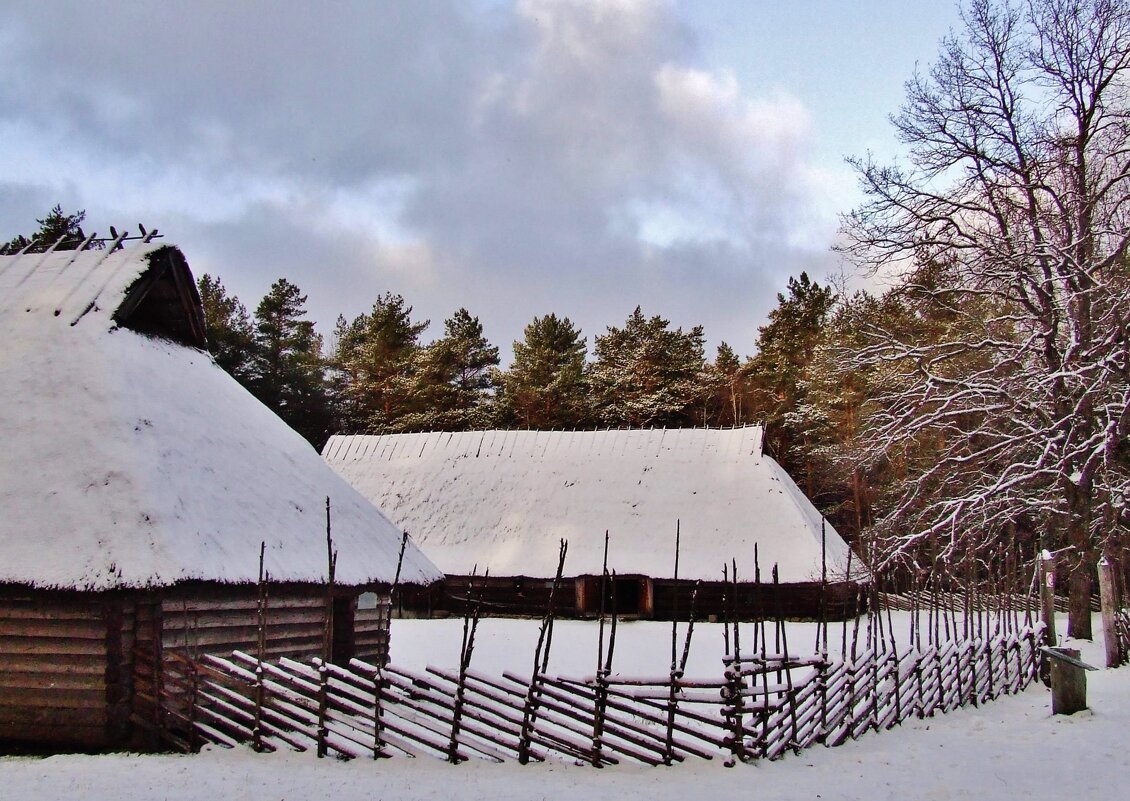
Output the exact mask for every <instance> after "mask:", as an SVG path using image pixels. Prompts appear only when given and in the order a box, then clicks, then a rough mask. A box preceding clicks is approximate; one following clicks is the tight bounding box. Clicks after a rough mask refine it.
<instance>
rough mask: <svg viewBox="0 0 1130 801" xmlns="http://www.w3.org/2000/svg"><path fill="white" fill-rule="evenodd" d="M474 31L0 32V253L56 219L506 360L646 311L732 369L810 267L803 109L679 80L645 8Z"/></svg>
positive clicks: (435, 27)
mask: <svg viewBox="0 0 1130 801" xmlns="http://www.w3.org/2000/svg"><path fill="white" fill-rule="evenodd" d="M492 8H493V10H490V9H488V10H486V11H481V13H479V14H476V15H474V16H472V15H471V14H470V13H469V12H468V10H467V9H468V7H466V6H463V5H462V4H459V3H446V2H443V1H442V0H437V3H428V4H405V3H400V2H387V3H378V2H370V3H363V4H352V5H343V6H338V5H336V4H335V5H334V6H332V7H330V8H327V9H325V10H322V11H319V12H318V13H314V12H307V11H303V10H298V11H296V12H295V13H290V12H289V11H288V12H287V13H278V9H277V8H276V7H275V6H274V4H272V3H269V2H262V3H259V4H252V3H251V0H248V2H246V3H240V4H235V5H233V4H228V3H224V2H205V0H201V2H199V3H194V4H188V5H185V6H176V7H173V6H160V5H158V6H144V7H140V8H139V7H137V6H134V5H132V4H128V3H127V4H123V5H122V6H121V7H120V8H119V9H117V10H116V11H107V10H106V9H102V10H99V11H97V12H95V11H94V10H93V9H92V8H88V7H87V6H85V5H79V6H74V7H71V8H69V10H68V11H67V12H65V13H64V12H63V11H61V10H60V9H59V8H57V7H55V6H54V5H53V4H38V5H34V6H28V7H25V8H21V9H7V10H4V11H0V41H3V40H5V38H7V39H11V38H13V37H15V36H17V35H18V39H19V42H20V46H19V47H18V48H16V49H15V50H13V51H9V53H8V54H7V56H6V57H3V58H0V109H3V111H0V135H3V137H4V141H5V148H4V151H3V152H2V153H0V170H2V171H3V172H4V174H5V176H6V180H7V184H6V185H5V187H4V195H3V198H2V199H3V202H4V208H5V209H9V210H13V209H17V208H25V209H26V211H25V212H24V213H25V214H26V215H27V217H26V219H25V220H23V221H22V222H21V221H18V220H17V221H13V222H11V223H9V224H10V225H11V226H13V230H12V231H10V232H7V233H6V234H5V235H11V234H14V233H16V231H17V230H21V229H25V228H28V227H30V226H29V223H31V221H32V220H33V219H34V216H37V215H38V216H42V213H43V212H44V211H45V209H41V208H38V207H35V206H33V205H32V204H33V203H34V204H41V203H42V199H43V198H44V197H45V196H49V195H53V194H60V195H65V197H60V200H61V201H62V200H67V202H68V203H71V202H73V203H75V204H76V205H79V206H85V207H86V208H87V209H88V211H89V212H90V215H91V218H92V219H96V220H104V221H105V222H106V223H107V224H108V223H114V224H118V225H121V220H120V219H118V217H119V215H120V216H122V217H124V218H125V219H139V220H142V221H143V222H146V224H150V225H159V226H160V227H161V228H162V229H163V230H165V231H167V232H168V233H169V234H170V236H172V237H175V238H176V239H177V240H178V241H179V242H180V244H182V246H184V248H185V250H186V252H187V254H188V256H189V259H190V261H192V262H193V264H194V266H196V267H197V269H208V270H209V271H212V272H220V273H221V274H223V275H224V277H225V280H226V281H227V283H228V286H229V289H233V288H234V289H236V290H237V291H240V292H242V293H261V292H263V291H265V289H266V287H267V286H268V285H269V283H270V281H271V280H273V279H274V278H276V277H278V276H280V275H285V276H287V277H288V278H290V279H291V280H293V281H294V282H295V283H297V284H299V285H300V286H301V287H302V288H303V289H304V290H306V291H307V292H308V294H309V295H310V303H311V306H312V307H316V310H317V311H316V314H314V315H312V316H315V317H316V318H317V319H318V320H319V321H323V324H324V321H332V319H333V317H334V316H336V312H337V311H342V312H345V313H346V314H356V313H359V312H360V311H363V310H364V309H365V308H366V307H367V306H368V305H369V304H370V303H371V301H372V299H373V297H375V296H376V295H377V294H379V293H380V292H382V291H385V290H390V291H398V292H402V293H403V294H405V296H406V298H407V299H408V300H409V302H410V303H414V304H416V306H417V308H418V310H419V312H420V314H421V316H428V317H431V318H433V319H435V320H440V319H442V318H443V317H445V316H447V315H448V314H450V313H451V312H452V311H454V309H456V308H457V307H459V306H467V307H468V308H469V309H470V310H471V311H472V313H474V314H477V315H479V316H480V317H481V318H482V320H483V323H484V325H485V327H486V330H487V334H488V335H489V336H491V337H492V338H493V339H494V340H495V341H496V342H498V343H499V344H501V345H503V347H504V348H505V346H506V345H508V344H509V342H510V341H511V340H513V339H514V338H516V337H518V336H519V335H520V333H521V329H522V327H523V326H524V325H525V323H526V322H528V321H529V319H530V318H532V317H533V316H534V315H535V314H544V313H546V312H548V311H556V312H558V313H559V314H567V315H569V316H570V317H572V318H573V319H574V320H575V321H577V322H579V323H580V324H581V325H582V327H583V328H584V329H585V330H586V332H587V333H590V334H591V333H594V332H599V331H601V330H603V327H604V326H605V325H608V324H619V323H621V322H622V321H623V319H624V318H625V317H626V315H627V314H628V313H629V312H630V311H631V309H632V308H633V307H634V306H635V305H636V304H637V303H643V304H644V305H645V307H646V308H647V311H649V312H654V313H662V314H664V315H666V316H669V317H671V318H672V319H673V320H674V321H675V322H676V323H677V324H681V325H693V324H695V323H704V324H705V325H706V327H707V333H708V336H711V337H712V338H716V339H723V338H724V339H727V340H729V341H731V342H732V343H733V344H735V346H736V347H738V348H739V350H747V351H748V350H749V349H750V348H751V347H752V344H753V336H754V334H755V332H756V326H757V324H758V323H759V322H761V320H762V318H763V315H764V313H765V312H766V311H767V310H768V306H769V304H770V303H771V302H772V299H773V298H774V296H775V293H776V291H777V288H778V287H779V286H780V285H781V284H783V282H784V277H785V276H786V275H788V274H790V273H798V272H799V271H800V270H801V269H807V270H809V271H810V272H813V273H819V272H820V269H819V267H820V265H822V264H826V263H831V262H832V261H833V258H832V257H831V256H829V255H828V254H827V253H826V247H827V242H828V241H830V237H831V232H832V231H833V230H834V227H835V220H834V215H833V214H832V213H831V212H832V207H833V204H832V203H830V202H829V198H835V197H837V196H838V194H839V193H840V192H841V191H842V190H841V188H840V186H841V184H840V176H839V174H838V173H837V172H836V171H835V169H829V168H827V167H825V166H823V165H820V164H818V163H816V162H815V161H814V159H813V157H812V156H811V142H810V140H811V138H812V127H813V121H812V120H811V118H810V116H809V114H808V112H807V110H806V109H805V107H804V105H803V104H802V103H801V102H800V101H799V100H798V99H797V98H796V97H795V96H793V95H791V94H789V93H787V92H784V91H780V90H776V91H767V92H766V91H762V89H761V88H760V87H749V86H743V85H742V84H741V83H740V82H739V81H738V80H737V78H736V77H735V75H734V74H733V73H731V72H728V71H725V70H718V71H707V70H704V69H702V68H701V66H699V65H698V64H697V63H696V60H695V49H694V48H695V37H694V33H693V31H690V30H688V29H687V28H686V27H685V25H684V24H683V23H682V22H680V21H679V20H678V18H677V16H676V14H675V13H674V10H673V8H672V6H671V5H670V4H669V3H665V2H650V1H649V0H616V1H615V2H601V3H591V2H581V1H580V0H565V1H563V2H551V1H550V0H521V1H520V2H518V3H517V4H516V5H514V6H500V7H492ZM107 17H109V18H114V19H115V21H116V25H115V30H114V34H113V35H98V36H91V35H90V33H89V31H90V30H93V29H96V28H99V26H102V24H103V21H104V19H105V18H107ZM14 31H16V32H18V34H15V33H13V32H14ZM13 53H15V55H13ZM755 90H756V91H755ZM68 188H69V189H70V190H71V191H70V193H69V194H68V193H66V192H64V190H66V189H68ZM20 197H23V198H24V201H22V203H23V205H22V206H21V201H19V198H20ZM10 213H11V212H10ZM245 301H246V302H247V303H248V305H249V306H253V305H254V302H255V297H254V296H252V297H245Z"/></svg>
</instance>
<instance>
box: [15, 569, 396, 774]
mask: <svg viewBox="0 0 1130 801" xmlns="http://www.w3.org/2000/svg"><path fill="white" fill-rule="evenodd" d="M358 595H359V591H358V590H357V589H355V588H341V589H340V590H339V592H338V594H337V597H336V599H335V603H334V608H335V625H336V626H337V627H338V629H339V631H338V632H337V635H336V636H335V637H334V646H335V647H334V651H335V658H336V659H338V660H340V661H345V660H347V659H348V658H350V657H352V656H357V657H359V658H362V659H365V660H366V661H369V662H376V663H381V662H384V661H387V659H388V649H389V618H390V599H389V594H388V591H387V590H383V591H378V592H375V593H366V594H365V597H364V600H363V601H362V603H361V604H360V607H361V608H358V602H357V597H358ZM325 610H326V591H325V588H324V587H320V586H318V585H272V586H270V587H269V589H268V598H267V612H266V650H265V656H266V657H267V658H268V659H276V658H278V657H281V656H288V657H293V658H298V659H301V658H308V657H311V656H318V655H320V654H321V653H322V648H323V636H324V631H325V628H324V627H325ZM258 622H259V621H258V591H257V588H256V587H254V586H250V585H244V586H232V585H219V584H214V583H205V582H196V583H192V584H186V585H182V586H179V587H176V588H170V589H167V590H161V591H141V590H131V591H116V592H106V593H81V592H44V591H37V590H29V589H27V588H18V587H11V586H8V587H2V586H0V752H2V751H3V750H11V749H12V748H20V749H22V748H24V747H25V746H27V745H34V746H38V747H43V748H49V749H52V750H59V749H66V748H77V749H82V750H102V749H107V748H116V747H122V746H127V745H128V746H130V747H138V748H142V747H159V744H160V734H161V732H164V731H173V730H176V729H177V728H178V721H177V720H176V717H177V715H178V714H179V713H178V710H179V709H180V707H181V706H183V707H185V708H187V706H186V704H178V702H177V700H176V698H177V696H178V694H180V695H183V684H184V670H183V659H184V658H185V657H188V658H190V659H195V658H197V657H199V656H201V655H202V654H206V653H212V654H225V653H231V651H233V650H236V649H239V650H243V651H247V652H249V653H252V654H254V653H255V652H256V650H257V643H258V631H259V626H258ZM178 681H179V682H180V684H181V685H182V687H180V688H179V689H178ZM159 701H160V702H159ZM162 710H163V711H162ZM5 743H7V745H6V746H5V745H4V744H5Z"/></svg>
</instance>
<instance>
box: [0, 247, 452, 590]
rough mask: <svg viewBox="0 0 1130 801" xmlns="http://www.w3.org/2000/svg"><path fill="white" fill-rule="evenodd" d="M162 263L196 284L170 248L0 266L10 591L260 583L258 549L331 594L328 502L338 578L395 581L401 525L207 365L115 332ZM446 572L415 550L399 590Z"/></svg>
mask: <svg viewBox="0 0 1130 801" xmlns="http://www.w3.org/2000/svg"><path fill="white" fill-rule="evenodd" d="M170 259H172V260H173V261H176V262H177V263H179V264H180V265H182V268H181V269H183V274H182V275H180V276H179V277H178V280H179V281H181V282H182V286H183V284H184V282H185V281H186V280H187V284H188V285H189V286H191V274H190V273H188V271H187V264H186V263H184V260H183V256H181V254H180V252H179V251H177V250H175V249H173V248H169V247H168V246H158V245H150V244H144V245H139V246H137V247H134V248H130V249H126V250H118V251H115V252H110V251H108V250H102V251H83V252H76V251H71V252H58V253H51V254H46V255H44V254H25V255H22V256H5V257H0V342H2V343H3V344H2V346H0V437H2V438H3V443H4V449H3V455H2V456H0V583H5V582H15V583H20V584H30V585H33V586H36V587H41V588H78V589H90V590H103V589H110V588H114V587H126V586H163V585H169V584H173V583H176V582H179V581H183V580H192V579H202V580H214V581H221V582H247V581H255V580H256V578H257V574H258V568H259V546H260V542H261V541H265V542H266V546H267V548H266V551H267V552H266V560H265V561H266V568H267V570H268V571H269V573H270V575H271V578H272V580H274V581H310V582H322V581H324V580H325V577H326V572H327V564H326V563H327V555H326V508H325V503H326V497H327V496H328V497H329V498H330V502H331V530H332V534H333V541H334V546H335V548H336V549H337V551H338V553H339V559H338V566H337V579H338V581H339V582H341V583H342V584H347V585H361V584H368V583H378V582H391V581H392V579H393V577H394V574H395V571H396V564H397V557H398V554H399V549H400V541H401V535H400V531H399V529H397V528H396V526H394V525H393V524H392V523H390V522H389V521H388V519H387V518H385V517H384V516H383V515H382V514H381V513H380V512H379V511H377V510H376V509H375V508H374V507H373V506H372V505H371V504H370V503H368V502H367V501H366V500H365V499H364V498H362V497H361V496H360V495H359V494H358V493H357V492H356V491H354V490H353V489H352V488H351V487H350V486H349V485H347V484H346V483H345V482H344V481H342V480H341V479H340V478H339V477H338V476H337V475H336V474H334V472H333V471H332V470H330V469H328V468H327V467H326V465H325V463H324V462H323V461H322V460H321V459H320V458H319V456H318V454H317V452H316V451H315V450H314V449H313V448H311V447H310V445H309V444H308V443H307V442H306V441H305V440H303V439H302V438H301V437H300V436H299V435H298V434H296V433H295V432H294V431H292V430H291V429H290V428H289V427H288V426H287V425H286V424H285V423H283V422H282V421H281V420H280V419H279V418H278V417H276V416H275V415H274V414H273V413H271V412H270V411H269V410H268V409H267V408H266V407H264V406H263V405H262V404H260V403H259V402H258V401H257V400H255V398H254V397H252V396H251V395H250V394H249V393H248V392H246V391H245V390H244V389H243V388H242V387H241V386H240V385H239V384H238V383H236V381H235V380H233V379H232V378H231V377H230V376H228V375H227V373H225V372H224V371H223V370H222V369H220V368H219V367H217V366H216V364H215V363H214V362H213V361H212V359H211V357H210V356H209V355H208V354H206V353H204V352H202V351H199V350H196V349H194V348H189V347H184V346H182V345H178V344H174V343H172V342H170V341H168V340H166V339H160V338H156V337H150V336H145V335H142V334H139V333H136V332H135V331H132V330H129V329H127V328H124V327H120V326H119V325H118V324H117V323H116V322H115V320H114V315H115V313H116V312H117V310H119V309H120V308H122V305H123V303H124V302H126V299H127V298H130V300H131V301H132V300H135V299H136V298H135V295H136V293H134V294H132V295H131V292H130V291H131V288H132V287H135V286H137V285H138V284H137V282H138V279H139V278H142V277H143V276H145V277H147V278H148V277H149V276H151V275H152V273H150V270H151V265H155V264H158V263H159V262H160V263H165V262H167V261H169V260H170ZM152 269H156V268H155V267H153V268H152ZM193 291H194V290H193ZM192 302H193V303H198V300H196V298H195V295H193V297H192ZM148 313H152V308H150V309H149V310H148ZM146 322H147V323H151V322H152V320H147V321H146ZM439 577H440V574H439V573H438V571H437V570H436V568H435V566H434V565H432V564H431V563H430V562H429V561H428V560H427V558H426V557H424V556H423V554H422V553H420V551H419V550H418V549H416V548H415V547H414V546H410V547H409V548H408V549H407V552H406V553H405V557H404V565H403V570H402V575H401V580H402V581H406V582H413V583H423V582H431V581H433V580H435V579H437V578H439Z"/></svg>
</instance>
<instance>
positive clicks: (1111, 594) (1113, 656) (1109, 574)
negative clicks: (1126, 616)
mask: <svg viewBox="0 0 1130 801" xmlns="http://www.w3.org/2000/svg"><path fill="white" fill-rule="evenodd" d="M1115 586H1116V585H1115V582H1114V565H1113V564H1111V562H1110V560H1109V559H1107V558H1106V556H1103V558H1102V559H1100V560H1099V598H1100V600H1101V602H1102V611H1103V640H1104V641H1105V643H1106V666H1107V667H1108V668H1112V667H1118V666H1119V665H1121V664H1122V657H1123V654H1122V644H1121V643H1120V642H1119V639H1118V626H1117V615H1118V593H1117V592H1116V591H1115Z"/></svg>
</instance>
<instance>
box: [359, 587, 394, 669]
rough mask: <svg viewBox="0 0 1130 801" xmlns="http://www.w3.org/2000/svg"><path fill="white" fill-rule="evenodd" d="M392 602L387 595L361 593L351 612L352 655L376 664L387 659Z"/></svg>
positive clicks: (381, 663) (380, 663)
mask: <svg viewBox="0 0 1130 801" xmlns="http://www.w3.org/2000/svg"><path fill="white" fill-rule="evenodd" d="M391 618H392V603H391V599H390V598H389V596H388V595H385V594H383V593H382V594H377V593H368V592H366V593H362V594H361V595H360V596H359V597H358V599H357V606H356V609H355V610H354V612H353V653H352V657H356V658H357V659H363V660H365V661H366V662H372V663H374V664H377V665H383V664H384V663H385V662H387V661H388V654H389V650H388V649H389V623H390V621H391Z"/></svg>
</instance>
